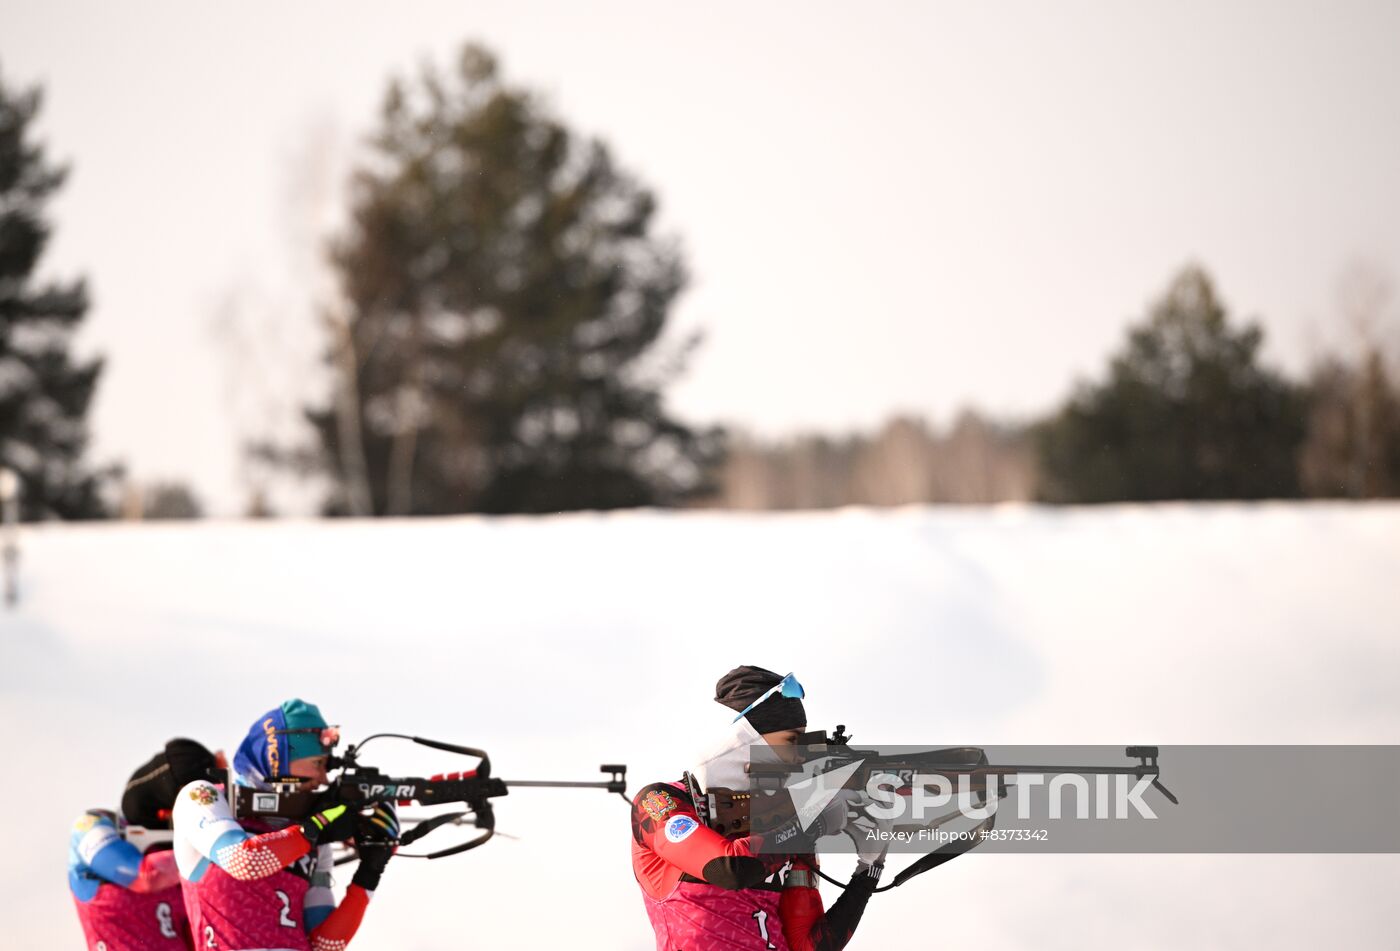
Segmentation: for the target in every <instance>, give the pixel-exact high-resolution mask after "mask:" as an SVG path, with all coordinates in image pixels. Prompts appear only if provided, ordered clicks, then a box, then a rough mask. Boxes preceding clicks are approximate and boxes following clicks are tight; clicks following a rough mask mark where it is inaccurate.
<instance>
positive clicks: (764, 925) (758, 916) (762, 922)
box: [750, 908, 777, 951]
mask: <svg viewBox="0 0 1400 951" xmlns="http://www.w3.org/2000/svg"><path fill="white" fill-rule="evenodd" d="M750 917H751V918H753V920H754V921H757V922H758V936H759V937H760V938H762V939H763V946H764V947H766V948H768V949H769V951H772V949H774V948H777V945H776V944H774V943H773V942H772V941H771V940H770V939H769V938H768V912H766V911H764V910H763V909H762V908H760V909H759V910H758V911H756V912H754V913H753V914H752V915H751V916H750Z"/></svg>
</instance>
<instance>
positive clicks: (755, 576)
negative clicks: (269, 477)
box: [0, 505, 1400, 951]
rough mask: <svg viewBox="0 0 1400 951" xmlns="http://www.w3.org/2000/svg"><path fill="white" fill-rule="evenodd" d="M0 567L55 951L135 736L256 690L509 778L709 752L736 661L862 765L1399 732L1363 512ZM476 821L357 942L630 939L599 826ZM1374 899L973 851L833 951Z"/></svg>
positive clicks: (103, 529)
mask: <svg viewBox="0 0 1400 951" xmlns="http://www.w3.org/2000/svg"><path fill="white" fill-rule="evenodd" d="M22 547H23V556H22V572H23V583H24V588H23V594H24V600H23V603H22V605H21V607H20V609H19V610H18V611H17V612H10V613H0V715H3V718H4V720H3V722H4V728H5V750H6V754H7V755H6V756H5V757H4V758H3V769H4V776H3V781H0V790H3V791H0V816H3V822H4V829H5V841H6V844H7V846H8V850H9V854H10V857H11V860H10V861H8V862H5V863H4V864H3V867H0V891H3V894H4V895H5V896H6V904H7V906H8V907H9V908H10V909H11V911H10V912H8V913H7V914H5V915H4V916H3V918H0V946H3V947H5V948H22V949H50V948H52V949H61V948H68V947H72V948H76V947H79V946H80V944H81V938H80V934H79V931H78V928H77V926H76V923H75V919H74V915H73V913H72V909H71V907H70V903H69V898H68V895H67V891H66V888H65V883H64V879H63V865H62V863H63V850H64V843H65V840H66V835H67V828H68V823H69V821H70V820H71V818H72V817H73V816H74V815H75V814H76V813H77V812H79V811H80V810H81V809H83V808H84V807H87V806H93V805H111V806H114V805H115V804H116V801H117V799H118V798H119V794H120V790H121V785H122V782H123V781H124V778H125V776H126V775H127V774H128V773H129V771H130V770H131V769H132V768H133V767H134V766H135V765H136V764H137V763H139V762H141V761H142V760H143V759H144V758H145V757H146V756H148V755H150V753H151V752H152V751H153V750H154V749H156V748H157V747H158V746H159V745H160V744H161V743H162V742H163V741H164V740H165V739H166V738H167V737H169V736H171V735H174V734H177V733H184V734H189V735H193V736H196V737H199V738H201V739H203V740H204V741H205V742H207V743H209V744H210V745H222V746H224V747H225V748H227V749H230V750H231V749H232V748H233V746H234V745H235V744H236V743H237V741H238V738H239V737H240V736H241V735H242V733H243V731H244V730H245V729H246V727H247V725H248V724H249V723H250V722H251V720H252V719H253V718H254V717H255V716H256V715H258V714H259V713H260V712H261V711H263V710H264V709H266V708H268V707H270V706H272V705H273V704H275V703H277V702H278V701H280V700H282V699H284V698H285V697H287V696H291V695H301V696H304V697H306V698H308V699H311V700H313V701H315V702H317V703H319V704H320V705H321V707H322V708H323V709H324V710H325V711H326V712H327V714H328V716H329V717H330V718H331V719H332V720H333V721H338V722H340V723H341V724H342V725H343V731H344V733H345V734H346V736H347V737H348V738H351V739H353V738H355V737H358V736H363V735H366V734H368V733H370V732H374V731H379V730H396V731H403V732H410V733H418V734H422V735H428V736H437V737H441V738H444V739H450V740H456V741H458V742H462V743H467V744H470V745H476V746H484V747H486V748H488V749H489V750H490V751H491V752H492V754H493V757H494V759H495V762H496V767H497V773H498V774H500V775H503V776H506V777H508V778H537V777H538V778H592V776H593V774H594V772H595V771H596V768H597V765H598V764H599V763H601V762H605V761H618V760H621V761H625V762H627V763H629V764H630V765H631V767H632V773H631V784H632V788H633V789H635V788H637V787H638V786H639V785H641V784H642V783H643V782H645V781H650V780H653V779H658V778H671V777H674V776H676V775H677V774H678V773H679V772H680V770H681V769H682V768H684V767H685V766H687V765H688V764H689V759H690V755H691V754H692V753H693V752H695V751H696V750H697V749H699V748H701V747H703V746H705V745H707V744H708V743H709V742H710V739H711V737H712V735H713V734H714V733H715V732H716V731H718V730H722V729H723V728H724V726H725V724H726V723H727V717H725V715H724V714H723V712H722V711H721V710H720V708H719V707H717V706H716V705H714V704H713V703H712V702H710V700H709V697H710V696H711V693H712V689H713V684H714V681H715V680H716V678H717V677H718V676H719V675H720V674H722V673H723V672H724V671H725V670H727V669H728V668H730V667H732V666H734V665H735V664H738V663H757V664H762V665H765V666H769V667H773V668H775V669H778V670H779V671H783V670H788V669H793V670H796V671H797V672H798V673H799V675H800V676H801V677H802V680H803V681H804V683H806V684H807V685H808V689H809V698H808V701H807V709H808V713H809V716H810V717H811V718H812V722H813V725H814V726H831V725H834V724H835V723H836V722H838V721H839V722H842V723H846V724H848V725H849V726H850V728H851V730H852V732H853V733H855V734H856V736H857V737H858V738H859V739H860V740H862V741H866V742H879V743H899V742H904V743H937V744H969V743H970V744H990V743H998V742H1001V743H1012V742H1020V743H1032V742H1055V743H1127V742H1139V743H1162V744H1170V743H1202V742H1208V743H1244V742H1251V743H1270V742H1275V743H1278V742H1319V743H1321V742H1348V743H1366V742H1389V743H1394V742H1400V691H1397V689H1396V687H1397V684H1400V621H1397V618H1400V586H1397V579H1400V506H1397V505H1365V506H1351V505H1263V506H1159V507H1150V508H1146V507H1110V508H1098V509H1090V510H1063V509H1061V510H1047V509H1037V508H1023V507H1011V508H989V509H912V510H903V511H896V512H871V511H859V510H854V511H845V512H837V513H827V514H804V515H782V516H750V515H744V516H739V515H724V514H708V513H707V514H658V513H641V514H623V515H611V516H598V515H579V516H567V517H557V518H548V519H534V520H530V519H470V518H464V519H450V520H431V521H405V522H387V521H386V522H377V523H364V522H334V523H331V522H281V523H267V524H257V523H206V524H194V525H180V526H156V525H150V526H128V525H99V526H80V527H69V526H57V527H42V528H36V529H28V530H26V531H25V532H24V533H23V536H22ZM378 758H379V760H380V764H381V765H383V766H384V767H385V768H389V769H395V770H415V769H426V768H430V767H433V766H434V761H433V760H431V759H423V758H421V757H416V756H415V755H413V754H412V753H411V752H404V751H402V750H399V749H394V748H387V747H386V748H385V749H384V750H383V751H382V754H380V756H379V757H378ZM498 815H499V817H500V826H501V828H502V829H503V830H504V831H508V832H510V833H512V834H514V835H516V836H518V837H519V838H518V840H515V841H512V840H499V841H497V842H494V843H492V844H491V845H489V846H488V847H487V848H486V849H484V850H482V851H480V852H477V853H474V854H471V855H467V856H462V857H458V858H454V859H449V860H446V861H444V862H438V863H423V862H419V863H411V862H407V861H405V862H396V863H395V864H394V865H393V866H391V868H390V871H389V872H388V873H387V875H386V877H385V881H384V885H383V887H382V888H381V891H380V894H379V895H378V896H377V897H376V901H375V906H374V907H373V908H372V909H371V914H370V915H369V918H368V919H367V922H366V926H365V928H364V929H363V931H362V932H361V938H360V939H359V940H358V941H357V942H356V945H355V946H356V947H357V948H359V949H361V951H364V949H372V948H380V949H386V951H436V949H443V951H446V949H466V948H489V949H511V948H545V947H548V948H583V949H594V948H596V949H609V951H617V949H623V951H634V949H635V951H642V949H647V948H650V947H651V942H650V937H649V931H648V929H647V926H646V922H645V916H644V913H643V911H642V907H641V902H640V898H639V896H638V893H637V889H636V886H635V884H634V883H633V881H632V880H631V874H630V870H629V866H628V842H629V836H628V832H627V814H626V808H625V807H624V805H623V803H622V802H621V801H619V800H618V799H617V798H616V797H611V798H610V797H607V796H605V795H604V794H602V793H600V792H591V791H587V792H574V791H552V792H544V791H530V790H522V791H519V792H518V793H515V794H512V796H511V797H509V798H508V799H506V800H503V801H502V802H501V804H500V806H499V809H498ZM841 868H842V867H841V866H840V865H839V863H838V864H837V866H836V868H835V870H836V871H838V872H840V870H841ZM1396 881H1400V860H1397V859H1396V858H1395V857H1393V856H1380V857H1369V858H1364V857H1352V856H1333V857H1321V858H1318V857H1306V856H1281V857H1244V856H1200V857H1196V856H1186V857H1180V856H1178V857H1164V856H1075V857H1069V856H1041V857H1014V856H975V855H974V856H970V857H968V858H965V859H962V860H960V862H958V863H955V864H954V865H951V866H949V867H948V868H947V869H943V870H940V871H939V872H937V873H934V874H933V875H930V876H928V877H927V878H924V879H921V880H920V881H918V882H916V883H914V884H912V885H910V886H908V887H906V888H903V889H900V890H898V891H896V892H892V893H890V894H888V895H884V896H879V897H878V898H877V899H876V900H875V901H874V902H873V903H872V907H871V909H870V911H869V913H868V915H867V917H866V920H865V923H864V924H863V925H862V927H861V931H860V933H859V935H858V937H857V939H856V941H855V943H854V947H855V948H856V949H860V948H867V947H868V948H874V947H886V946H896V945H897V946H899V947H911V948H922V947H929V948H933V947H940V948H941V947H950V946H975V947H978V948H980V949H983V951H989V949H999V948H1021V947H1036V948H1081V947H1110V946H1111V947H1114V948H1135V947H1137V948H1149V947H1151V948H1160V947H1235V948H1254V947H1261V946H1268V947H1273V948H1289V947H1305V946H1312V945H1321V944H1324V943H1325V944H1327V945H1329V946H1331V945H1339V944H1341V945H1345V944H1346V943H1347V942H1348V941H1351V942H1354V943H1355V945H1354V946H1357V947H1381V946H1393V944H1392V942H1393V938H1394V936H1393V932H1392V929H1391V925H1392V923H1393V921H1392V919H1391V915H1392V912H1391V911H1389V908H1390V903H1391V900H1392V898H1393V895H1392V893H1393V889H1394V884H1395V882H1396ZM831 897H832V896H831V895H828V900H830V899H831ZM16 909H18V911H16Z"/></svg>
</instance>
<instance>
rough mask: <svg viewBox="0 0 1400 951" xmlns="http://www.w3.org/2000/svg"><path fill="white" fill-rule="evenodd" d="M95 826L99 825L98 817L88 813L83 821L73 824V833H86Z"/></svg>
mask: <svg viewBox="0 0 1400 951" xmlns="http://www.w3.org/2000/svg"><path fill="white" fill-rule="evenodd" d="M95 825H97V817H96V816H94V815H93V814H92V813H90V812H89V813H87V814H86V815H84V816H83V817H82V818H81V819H79V820H78V821H77V822H75V823H73V831H74V832H86V831H87V830H89V829H91V828H92V827H93V826H95Z"/></svg>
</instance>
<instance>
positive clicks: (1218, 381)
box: [1037, 267, 1305, 502]
mask: <svg viewBox="0 0 1400 951" xmlns="http://www.w3.org/2000/svg"><path fill="white" fill-rule="evenodd" d="M1263 339H1264V334H1263V331H1262V330H1261V329H1260V328H1259V326H1258V325H1257V324H1251V325H1249V326H1246V327H1244V328H1242V329H1236V328H1234V327H1232V326H1231V325H1230V322H1229V321H1228V319H1227V317H1226V314H1225V310H1224V307H1223V306H1222V305H1221V303H1220V301H1219V299H1218V298H1217V297H1216V294H1215V289H1214V287H1213V286H1212V284H1211V281H1210V278H1209V277H1208V276H1207V275H1206V273H1205V272H1204V271H1202V270H1201V269H1200V268H1197V267H1188V268H1186V269H1185V270H1183V271H1182V272H1181V274H1179V275H1178V276H1177V278H1176V279H1175V280H1174V281H1173V282H1172V285H1171V287H1170V288H1168V290H1167V293H1166V295H1165V296H1164V297H1163V298H1162V299H1161V301H1160V302H1158V304H1157V305H1156V306H1155V308H1154V309H1153V311H1152V313H1151V315H1150V316H1149V318H1148V319H1147V321H1146V322H1144V323H1143V324H1141V325H1139V326H1136V327H1133V328H1131V329H1130V330H1129V332H1128V340H1127V345H1126V346H1125V347H1124V348H1123V349H1122V351H1120V352H1119V353H1118V354H1117V355H1116V356H1115V357H1113V359H1112V361H1111V362H1110V365H1109V371H1108V378H1107V379H1106V380H1105V381H1104V382H1102V383H1099V384H1093V385H1086V386H1082V387H1081V388H1080V390H1079V392H1078V393H1077V394H1076V395H1075V396H1074V397H1073V398H1072V399H1071V400H1070V401H1069V402H1068V403H1067V404H1066V405H1065V406H1064V407H1063V408H1062V409H1061V410H1060V411H1059V413H1058V414H1056V415H1055V416H1054V417H1053V418H1051V419H1050V420H1049V421H1047V422H1046V423H1044V424H1043V425H1042V426H1041V427H1040V429H1039V432H1038V434H1037V435H1038V442H1039V449H1040V458H1041V489H1040V492H1041V495H1042V497H1044V498H1045V499H1047V500H1049V501H1056V502H1113V501H1130V500H1161V499H1259V498H1280V497H1294V496H1297V495H1298V494H1299V485H1298V464H1297V457H1298V450H1299V448H1300V446H1301V443H1302V440H1303V433H1304V415H1305V403H1304V400H1303V398H1302V394H1301V393H1300V391H1299V389H1298V388H1297V387H1295V386H1293V385H1292V384H1290V383H1289V382H1288V381H1286V380H1285V379H1283V378H1282V377H1281V376H1279V375H1278V374H1276V373H1274V372H1272V371H1270V370H1268V369H1266V368H1264V367H1262V366H1261V365H1260V363H1259V347H1260V345H1261V343H1262V342H1263Z"/></svg>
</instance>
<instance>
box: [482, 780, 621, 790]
mask: <svg viewBox="0 0 1400 951" xmlns="http://www.w3.org/2000/svg"><path fill="white" fill-rule="evenodd" d="M502 782H504V783H505V784H506V785H507V786H510V787H514V786H534V787H537V788H541V789H546V788H547V789H608V790H609V791H611V787H612V786H613V783H611V782H609V781H608V780H601V781H597V782H578V781H573V780H564V779H560V780H554V779H505V780H502Z"/></svg>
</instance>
